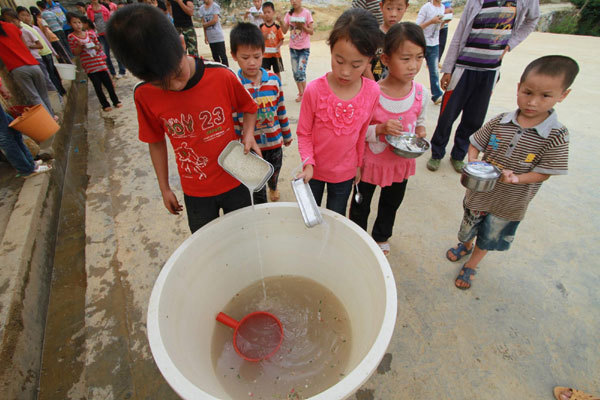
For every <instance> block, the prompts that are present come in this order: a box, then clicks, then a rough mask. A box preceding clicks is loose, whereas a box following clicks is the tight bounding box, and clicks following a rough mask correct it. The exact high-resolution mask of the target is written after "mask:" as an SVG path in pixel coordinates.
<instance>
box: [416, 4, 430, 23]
mask: <svg viewBox="0 0 600 400" xmlns="http://www.w3.org/2000/svg"><path fill="white" fill-rule="evenodd" d="M428 4H429V3H425V4H423V7H421V9H420V10H419V14H418V15H417V20H416V21H415V24H417V25H421V24H422V23H424V22H427V11H428V7H427V5H428Z"/></svg>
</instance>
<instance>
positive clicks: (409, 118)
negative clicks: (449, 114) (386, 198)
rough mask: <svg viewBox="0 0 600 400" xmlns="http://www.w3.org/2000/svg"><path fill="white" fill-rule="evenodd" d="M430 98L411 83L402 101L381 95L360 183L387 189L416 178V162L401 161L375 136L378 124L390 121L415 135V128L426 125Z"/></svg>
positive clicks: (411, 160)
mask: <svg viewBox="0 0 600 400" xmlns="http://www.w3.org/2000/svg"><path fill="white" fill-rule="evenodd" d="M428 98H429V95H428V93H427V91H426V90H425V88H423V85H421V84H420V83H416V82H414V81H413V85H412V89H411V90H410V92H409V93H408V94H407V95H406V96H404V97H403V98H401V99H396V98H392V97H389V96H387V95H385V94H384V93H381V95H380V96H379V102H378V103H377V107H376V108H375V112H374V113H373V122H372V123H373V124H374V125H371V126H370V127H369V129H368V131H367V135H366V140H367V146H366V148H365V156H364V163H363V168H362V174H361V180H362V181H363V182H367V183H371V184H373V185H379V186H381V187H384V186H390V185H391V184H392V183H394V182H402V181H404V180H405V179H408V178H409V177H410V176H412V175H414V174H415V165H416V163H415V159H414V158H404V157H400V156H399V155H397V154H395V153H394V152H392V150H391V149H390V146H389V145H388V144H387V142H386V141H385V136H377V135H375V127H376V125H377V124H381V123H384V122H386V121H388V120H390V119H400V120H401V121H402V125H403V128H404V129H403V130H404V132H409V133H415V130H416V128H417V126H424V125H425V108H426V104H427V99H428Z"/></svg>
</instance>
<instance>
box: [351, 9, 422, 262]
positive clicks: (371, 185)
mask: <svg viewBox="0 0 600 400" xmlns="http://www.w3.org/2000/svg"><path fill="white" fill-rule="evenodd" d="M384 15H385V14H384ZM425 47H426V44H425V36H424V35H423V29H421V27H420V26H418V25H416V24H414V23H412V22H401V23H399V24H396V25H394V26H393V27H392V28H391V29H390V30H389V31H388V33H387V34H386V35H385V44H384V53H383V55H382V56H381V59H382V61H383V62H384V63H385V65H386V66H387V67H388V69H389V75H388V76H387V77H386V78H384V79H382V80H380V81H379V87H380V88H381V94H380V96H379V104H378V105H377V108H376V109H375V113H374V114H373V121H372V123H374V124H373V125H371V126H369V129H368V130H367V136H366V139H367V146H366V148H365V156H364V161H363V168H362V173H361V181H360V183H359V184H358V188H359V191H360V193H361V194H362V195H363V200H362V202H361V203H360V204H359V203H357V202H356V201H354V199H352V202H351V205H350V219H351V220H352V221H354V222H356V223H357V224H358V225H360V227H361V228H363V229H364V230H365V231H366V230H367V219H368V218H369V213H370V212H371V199H372V197H373V193H374V192H375V188H376V187H377V186H381V196H380V197H379V205H378V207H377V219H376V220H375V224H374V225H373V231H372V236H373V239H374V240H375V241H376V242H377V244H379V247H381V250H382V251H383V253H384V254H385V255H386V256H387V255H388V254H389V253H390V244H389V242H388V240H389V238H390V237H391V236H392V230H393V228H394V221H395V219H396V212H397V211H398V208H399V207H400V204H402V200H403V199H404V193H405V191H406V184H407V183H408V178H409V177H410V176H412V175H414V174H415V165H416V163H415V159H414V158H404V157H400V156H398V155H397V154H395V153H393V152H392V151H391V149H390V146H389V145H388V144H387V143H386V140H385V135H394V136H398V135H402V134H405V133H411V134H416V135H417V136H418V137H425V109H426V104H427V100H425V99H427V93H426V90H425V89H424V88H423V85H421V84H420V83H417V82H415V81H414V78H415V76H416V75H417V73H418V72H419V70H420V69H421V65H422V64H423V58H424V57H425Z"/></svg>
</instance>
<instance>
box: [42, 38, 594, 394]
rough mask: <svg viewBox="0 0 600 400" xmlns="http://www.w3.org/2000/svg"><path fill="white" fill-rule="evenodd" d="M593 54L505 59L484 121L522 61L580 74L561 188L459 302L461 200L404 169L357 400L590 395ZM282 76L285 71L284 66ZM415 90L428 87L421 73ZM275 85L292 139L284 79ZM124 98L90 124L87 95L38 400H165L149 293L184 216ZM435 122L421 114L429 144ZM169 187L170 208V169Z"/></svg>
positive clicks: (445, 179) (570, 109)
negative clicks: (151, 334) (559, 388)
mask: <svg viewBox="0 0 600 400" xmlns="http://www.w3.org/2000/svg"><path fill="white" fill-rule="evenodd" d="M599 45H600V39H598V38H588V37H571V36H557V35H550V34H542V33H534V34H532V35H531V36H530V38H528V39H527V40H526V41H525V42H524V43H523V44H522V45H521V46H519V47H517V48H516V49H515V50H514V51H513V52H511V53H510V54H509V55H508V56H507V58H506V59H505V62H504V66H503V69H502V79H501V81H500V83H499V85H498V86H497V88H496V90H495V93H494V95H493V98H492V105H491V107H490V110H489V114H488V115H489V116H490V117H491V116H493V115H496V114H497V113H498V112H502V111H507V110H510V109H513V108H514V107H515V98H516V82H517V81H518V78H519V76H520V74H521V71H522V69H523V68H524V66H525V65H526V64H527V63H528V62H529V61H531V60H532V59H534V58H535V57H537V56H541V55H545V54H552V53H562V54H566V55H570V56H572V57H574V58H575V59H577V60H578V61H579V63H580V66H581V68H582V71H581V74H580V76H579V77H578V79H577V81H576V83H575V85H574V86H573V92H572V93H571V95H570V96H569V97H568V98H567V99H566V100H565V102H564V103H562V104H560V105H559V106H558V107H557V110H558V114H559V118H560V120H561V121H562V122H563V123H564V124H565V125H566V126H567V127H569V129H570V132H571V138H572V142H571V155H570V172H569V175H568V176H566V177H556V178H551V179H550V180H549V181H548V182H546V183H545V184H544V186H543V188H542V189H541V191H540V193H539V195H538V196H537V198H536V199H535V200H534V201H533V204H532V205H531V207H530V210H529V212H528V214H527V217H526V220H525V221H524V222H523V223H522V224H521V226H520V228H519V232H518V234H517V238H516V240H515V244H514V246H513V248H512V249H511V251H509V252H506V253H494V254H491V255H490V256H489V257H487V258H486V259H485V260H484V261H483V262H482V264H481V270H480V271H479V274H478V275H477V278H476V281H475V283H474V286H473V288H472V289H471V290H469V291H466V292H462V291H459V290H457V289H456V288H454V285H453V280H454V277H455V275H456V273H457V271H458V269H459V268H460V265H458V264H452V263H450V262H449V261H447V260H446V258H445V257H444V253H445V250H446V248H448V247H449V246H450V245H453V244H454V243H455V242H456V230H457V228H458V224H459V222H460V218H461V215H462V209H461V199H462V196H463V194H464V190H463V189H462V187H461V186H460V183H459V181H458V175H457V174H456V173H455V172H454V171H453V170H452V169H451V166H450V164H449V162H447V160H444V162H442V167H441V168H440V170H439V171H438V172H437V173H431V172H429V171H427V170H426V169H425V163H426V161H427V158H426V157H422V158H420V159H418V160H417V174H416V176H415V177H413V178H411V179H410V181H409V184H408V190H407V194H406V198H405V201H404V204H403V205H402V207H401V208H400V210H399V212H398V218H397V220H396V226H395V231H394V236H393V238H392V239H391V246H392V254H391V255H390V257H389V262H390V265H391V266H392V270H393V271H394V275H395V279H396V285H397V288H398V318H397V322H396V328H395V332H394V336H393V338H392V341H391V343H390V346H389V349H388V353H387V354H386V356H385V357H384V359H383V361H382V363H381V365H380V366H379V368H378V369H377V372H376V373H375V374H374V375H373V377H372V378H371V379H370V380H369V381H368V382H367V383H366V384H365V386H364V387H363V388H362V389H361V390H360V391H359V392H358V393H357V394H356V399H357V400H370V399H405V398H415V399H444V398H448V399H475V398H476V399H505V398H533V399H550V398H551V396H552V395H551V389H552V387H553V386H554V385H557V384H561V385H568V386H574V387H578V388H581V389H586V390H589V391H594V390H596V391H598V392H600V390H598V389H600V375H599V374H598V371H599V370H600V347H598V344H597V342H598V332H600V299H599V296H598V290H597V288H598V287H599V286H600V278H599V277H598V265H600V263H599V262H598V255H599V254H598V248H597V244H598V239H599V238H600V234H599V229H598V226H600V217H599V214H598V209H599V207H598V206H599V204H598V203H599V201H598V195H599V194H600V193H599V192H598V188H599V187H600V179H599V178H598V174H597V172H598V161H597V154H599V150H600V146H599V145H598V141H597V139H596V138H595V127H596V126H598V125H599V124H600V116H599V115H598V112H597V106H596V105H595V103H596V99H597V98H598V95H599V94H600V93H599V88H600V78H598V74H597V73H596V70H597V69H598V67H599V66H600V64H599V61H598V57H597V55H598V52H597V50H596V49H598V46H599ZM329 63H330V60H329V53H328V48H327V46H326V44H325V43H324V42H323V41H321V42H315V43H313V46H312V48H311V56H310V60H309V67H308V78H309V80H310V79H314V78H317V77H319V76H321V75H322V74H323V73H325V72H326V71H327V70H328V68H329ZM284 64H285V67H286V68H287V69H289V65H290V64H289V58H288V56H287V54H285V52H284ZM417 79H418V81H419V82H422V83H424V84H426V86H427V82H428V80H427V71H426V68H425V67H424V68H423V70H422V71H421V73H420V74H419V76H418V78H417ZM283 80H284V90H285V94H286V97H287V98H288V100H287V101H286V105H287V108H288V113H289V117H290V120H291V121H292V123H293V128H292V129H293V130H295V124H296V122H297V116H298V112H299V105H298V104H297V103H294V102H293V98H294V97H295V95H296V88H295V84H294V83H293V81H292V79H291V73H290V72H289V70H288V71H286V72H284V74H283ZM135 82H136V80H135V79H134V78H132V77H128V78H126V79H123V80H120V81H118V83H117V88H118V93H119V96H120V97H121V99H122V100H123V102H124V104H125V107H124V108H122V109H120V110H115V111H113V112H111V113H103V112H100V111H99V104H98V102H97V100H96V98H95V95H94V94H93V91H92V90H90V95H89V113H88V120H87V122H86V121H80V123H81V124H84V128H85V129H86V134H82V135H81V136H76V137H74V141H75V146H76V148H77V149H78V152H77V153H75V154H76V155H75V154H73V155H72V158H71V159H70V162H72V164H71V166H72V168H71V169H70V174H71V176H70V177H69V179H68V184H67V185H66V188H65V190H66V193H67V196H66V197H65V199H66V200H67V202H66V203H64V208H63V214H61V221H62V222H63V224H61V227H60V232H59V246H58V249H57V250H58V251H57V254H56V259H55V273H54V278H53V279H54V284H53V291H52V294H51V299H50V304H51V305H50V309H49V318H48V324H47V334H46V345H45V351H44V359H43V372H42V379H41V388H40V395H39V397H40V398H41V399H57V398H60V399H82V398H89V399H100V398H101V399H123V398H125V399H126V398H140V399H142V398H144V399H146V398H147V399H171V398H172V399H175V398H177V396H176V395H175V394H174V392H173V391H172V390H171V389H170V388H169V387H168V385H167V384H166V383H165V381H164V380H163V379H162V377H161V376H160V374H159V372H158V370H157V368H156V367H155V365H154V361H153V359H152V356H151V354H150V350H149V348H148V342H147V339H146V327H145V320H146V311H147V303H148V299H149V296H150V292H151V290H152V286H153V283H154V280H155V279H156V276H157V275H158V273H159V271H160V268H161V266H162V265H163V263H164V262H165V260H166V259H167V258H168V257H169V256H170V254H171V253H172V252H173V251H174V250H175V249H176V248H177V246H178V245H179V244H180V243H181V242H182V241H183V240H184V239H185V238H187V237H188V236H189V230H188V228H187V221H186V217H185V215H181V216H173V215H170V214H169V213H168V212H167V211H166V209H165V208H164V206H163V204H162V199H161V196H160V192H159V190H158V185H157V183H156V178H155V175H154V171H153V169H152V165H151V162H150V158H149V155H148V151H147V146H146V145H145V144H143V143H141V142H139V141H138V140H137V121H136V115H135V109H134V106H133V102H132V89H133V85H134V84H135ZM90 89H91V88H90ZM438 112H439V110H438V108H437V107H436V106H433V105H431V106H430V107H429V110H428V113H427V117H428V120H427V129H428V135H429V136H431V133H432V132H433V129H434V127H435V121H436V118H437V113H438ZM72 153H73V152H72ZM299 162H300V160H299V156H298V153H297V147H296V143H295V142H294V144H293V145H292V146H291V147H289V148H286V149H285V150H284V167H283V170H282V173H281V183H280V185H281V186H280V188H281V192H282V199H281V200H282V201H293V194H292V192H291V188H290V186H289V177H290V175H291V171H292V169H293V168H295V167H296V165H298V164H299ZM170 182H171V185H172V186H173V188H174V189H175V190H176V193H177V195H178V198H179V200H180V201H182V193H181V190H180V186H179V183H178V177H177V171H176V169H175V165H174V162H173V158H172V154H171V158H170ZM376 201H377V199H376V198H375V199H374V201H373V204H375V202H376ZM373 218H374V217H373V216H372V219H373ZM82 226H85V234H84V233H83V232H82V231H81V227H82Z"/></svg>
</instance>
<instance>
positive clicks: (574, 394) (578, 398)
mask: <svg viewBox="0 0 600 400" xmlns="http://www.w3.org/2000/svg"><path fill="white" fill-rule="evenodd" d="M567 391H571V397H569V398H568V399H569V400H600V397H594V396H592V395H591V394H587V393H584V392H582V391H581V390H575V389H571V388H568V387H564V386H557V387H555V388H554V398H555V399H556V400H564V397H560V394H561V393H563V392H567Z"/></svg>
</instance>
